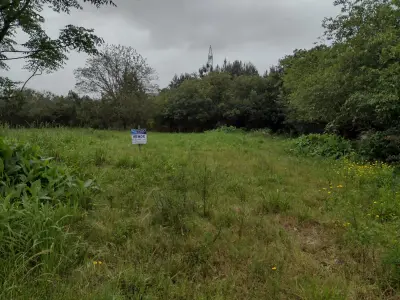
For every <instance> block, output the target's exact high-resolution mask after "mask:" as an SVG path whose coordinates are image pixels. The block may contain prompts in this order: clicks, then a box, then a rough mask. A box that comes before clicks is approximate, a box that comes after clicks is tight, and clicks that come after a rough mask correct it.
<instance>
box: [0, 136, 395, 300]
mask: <svg viewBox="0 0 400 300" xmlns="http://www.w3.org/2000/svg"><path fill="white" fill-rule="evenodd" d="M3 132H4V134H5V135H6V136H10V137H11V136H12V137H15V138H17V139H18V140H19V141H21V142H30V143H36V144H39V146H40V147H41V150H42V151H43V153H44V154H45V155H52V156H55V154H56V157H57V163H58V164H66V165H68V166H69V168H73V169H74V170H76V171H77V172H79V173H80V174H81V177H83V176H84V177H88V178H91V177H93V178H95V179H96V182H98V184H99V186H100V187H101V189H102V192H101V193H99V194H97V195H96V196H91V197H90V198H91V200H92V201H90V202H89V203H91V207H92V210H91V211H88V213H87V214H86V216H85V217H84V218H82V217H81V216H82V214H81V212H82V211H81V209H80V208H79V207H80V206H81V205H78V206H72V208H71V206H68V205H65V203H68V202H65V201H64V200H63V201H62V203H64V204H63V205H60V206H59V207H58V206H54V205H53V206H51V205H49V204H46V205H48V206H46V205H42V206H40V207H41V213H42V214H44V213H45V214H46V216H47V217H46V218H47V219H49V220H51V222H50V223H46V224H45V225H40V224H43V223H41V222H42V221H43V220H44V217H43V218H42V217H38V216H39V215H40V214H37V213H36V212H35V210H34V209H33V208H29V211H26V214H27V215H29V213H31V215H32V216H31V217H27V218H26V221H23V222H25V223H21V221H18V222H17V221H16V222H17V223H18V224H21V225H18V226H21V227H22V226H25V227H28V224H33V225H32V226H29V230H31V232H30V233H29V234H28V235H27V236H28V237H30V239H31V240H35V237H36V236H35V234H37V235H39V236H47V235H46V234H45V233H41V232H44V231H43V230H44V228H49V226H48V225H49V224H52V226H50V227H51V228H52V229H51V230H52V233H51V236H52V237H53V238H54V239H53V241H48V244H45V243H43V245H45V246H43V248H40V249H43V250H46V249H49V248H50V249H51V245H52V244H54V246H53V247H58V248H57V251H55V252H54V253H59V254H60V253H62V255H59V256H54V258H52V260H49V261H47V260H44V259H42V258H41V260H40V263H39V264H36V265H37V267H36V268H34V269H32V266H31V265H30V264H29V259H31V257H32V259H31V260H36V259H37V258H36V257H33V256H34V255H35V254H37V253H40V251H39V250H35V251H31V252H29V253H31V254H29V255H28V254H26V255H25V256H24V259H20V260H18V258H19V257H21V255H20V256H18V255H16V256H15V257H14V258H12V259H8V258H7V259H4V258H0V259H3V260H2V261H1V265H2V266H3V265H5V266H7V267H6V268H7V270H8V271H7V274H12V272H19V271H18V270H19V269H18V266H20V265H23V264H20V261H24V262H26V267H25V269H24V272H20V273H18V274H24V276H25V274H26V276H25V277H24V276H20V275H18V276H17V275H15V276H14V275H7V276H8V277H7V278H6V282H7V284H6V285H4V287H7V288H8V291H7V293H8V294H6V293H4V292H3V295H7V296H9V295H12V297H11V298H13V299H27V298H32V297H33V298H36V299H63V300H64V299H318V300H319V299H396V298H397V297H398V291H399V288H400V287H399V280H400V272H399V269H398V263H399V253H400V250H399V249H400V246H399V245H400V244H399V239H398V228H399V224H400V223H399V219H398V217H399V207H398V203H400V202H399V200H400V199H399V194H398V180H397V175H396V173H395V172H394V171H395V170H394V169H393V168H392V167H390V166H388V165H384V164H377V163H374V164H355V163H353V162H350V161H347V160H344V159H335V160H334V159H325V160H321V159H318V158H316V157H304V156H299V155H296V156H294V155H290V154H288V150H289V149H290V147H292V145H293V144H292V143H291V142H289V141H287V140H284V139H281V138H277V137H273V136H270V135H269V134H267V133H265V134H264V133H260V134H259V133H249V134H246V133H244V132H240V131H235V130H232V129H230V128H228V129H224V130H220V131H212V132H207V133H205V134H157V133H150V135H151V136H150V137H151V138H149V144H148V145H146V146H144V147H142V151H139V150H138V149H137V147H134V146H132V145H131V144H130V136H129V132H112V131H109V132H107V131H97V130H77V129H74V130H72V129H63V128H58V129H41V130H36V129H19V130H9V129H4V131H3ZM323 146H324V147H325V143H324V144H323ZM324 149H325V148H324ZM325 150H326V149H325ZM325 150H324V151H325ZM340 151H341V150H340ZM324 153H325V152H324ZM341 153H342V152H341ZM329 156H330V155H329ZM333 156H334V158H337V156H335V155H333ZM90 195H92V193H91V194H90ZM79 199H81V197H79ZM3 202H4V201H2V203H3ZM4 203H5V202H4ZM29 203H30V206H29V207H31V206H34V204H35V203H37V202H35V201H30V202H29ZM83 203H86V202H85V201H84V202H83ZM36 205H37V204H36ZM46 207H47V208H46ZM75 207H76V210H74V209H75ZM10 215H11V214H10ZM63 216H71V217H66V218H64V219H63ZM377 216H379V217H377ZM34 218H37V219H38V220H41V221H36V220H35V219H34ZM47 219H46V220H47ZM77 219H79V222H73V220H77ZM1 220H3V219H1ZM24 220H25V219H24ZM0 222H2V221H0ZM57 222H58V223H57ZM64 222H66V223H64ZM67 223H68V225H66V224H67ZM24 224H25V225H24ZM39 225H40V226H39ZM53 225H54V226H53ZM15 226H16V225H15ZM21 230H22V229H21ZM24 230H26V231H27V232H29V231H28V229H24ZM53 231H54V232H55V233H53ZM72 232H75V234H74V235H72V234H71V233H72ZM77 234H79V236H80V237H81V238H79V236H78V235H77ZM24 236H25V235H24ZM28 244H29V243H28ZM28 244H27V245H28ZM33 244H34V243H33ZM29 245H32V243H31V244H29ZM41 245H42V244H41ZM56 245H57V246H56ZM67 245H68V246H67ZM28 249H29V248H28ZM2 251H3V250H2ZM7 251H9V252H10V253H11V250H7ZM63 251H64V252H63ZM69 251H72V252H69ZM41 255H44V254H39V257H40V256H41ZM10 257H11V256H10ZM61 257H62V259H61ZM64 257H67V258H68V259H67V258H64ZM50 261H51V262H50ZM43 264H47V265H48V266H52V267H51V268H49V269H46V268H44V267H42V266H43ZM62 266H66V269H63V267H62ZM33 272H36V273H35V276H34V277H30V278H34V279H35V280H33V281H32V284H31V285H29V284H28V285H27V286H28V287H29V289H27V287H25V289H24V288H22V286H21V283H22V282H23V280H26V278H27V277H29V276H31V274H33ZM52 272H53V274H56V275H53V276H48V275H47V274H51V273H52ZM4 274H5V273H4ZM15 274H16V273H15ZM17 278H20V279H18V280H17ZM36 282H38V284H36ZM33 285H35V287H33ZM15 286H18V288H14V287H15ZM3 290H4V289H3ZM11 290H12V291H13V292H12V293H13V294H10V293H11V292H10V291H11ZM17 291H18V292H17Z"/></svg>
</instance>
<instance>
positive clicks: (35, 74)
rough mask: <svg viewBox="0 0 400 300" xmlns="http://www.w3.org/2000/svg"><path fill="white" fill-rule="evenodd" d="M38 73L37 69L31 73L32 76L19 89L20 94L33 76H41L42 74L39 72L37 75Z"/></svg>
mask: <svg viewBox="0 0 400 300" xmlns="http://www.w3.org/2000/svg"><path fill="white" fill-rule="evenodd" d="M38 71H39V67H37V68H36V70H35V71H34V72H33V73H32V75H31V76H30V77H29V78H28V79H27V80H26V81H25V83H24V85H23V86H22V87H21V90H20V92H22V91H23V90H24V88H25V86H26V84H27V83H28V82H29V80H31V79H32V78H33V77H35V76H40V75H42V72H40V74H37V72H38Z"/></svg>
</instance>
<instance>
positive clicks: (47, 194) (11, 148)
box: [0, 138, 96, 299]
mask: <svg viewBox="0 0 400 300" xmlns="http://www.w3.org/2000/svg"><path fill="white" fill-rule="evenodd" d="M95 189H96V187H95V185H94V184H93V182H92V181H86V182H84V181H82V180H80V179H78V178H77V177H76V176H75V175H73V174H72V173H71V172H70V171H69V170H68V169H67V168H66V167H61V166H57V165H54V164H53V163H52V162H51V159H50V158H42V157H41V156H40V155H39V149H38V148H37V147H33V146H30V145H21V144H17V143H11V142H8V141H5V140H4V139H2V138H0V241H1V243H0V265H1V266H2V267H1V269H0V282H1V283H2V284H0V298H3V297H4V298H5V299H6V298H7V299H12V298H15V297H16V296H17V295H18V291H19V289H21V288H23V284H24V282H26V280H27V277H28V276H29V278H32V279H33V278H34V279H35V280H40V279H43V280H48V279H49V277H46V278H44V277H45V276H44V274H47V275H49V276H53V275H54V274H56V273H58V272H63V271H66V270H67V269H68V268H71V267H73V266H74V265H75V264H76V263H78V262H79V258H82V257H83V253H84V250H85V247H84V243H83V242H82V241H81V239H80V238H79V237H78V236H76V235H74V234H72V233H71V232H70V228H69V226H70V224H71V223H72V222H73V221H76V219H77V218H79V217H81V215H82V214H81V211H82V208H89V207H90V201H89V200H90V198H89V196H90V192H91V191H92V190H95Z"/></svg>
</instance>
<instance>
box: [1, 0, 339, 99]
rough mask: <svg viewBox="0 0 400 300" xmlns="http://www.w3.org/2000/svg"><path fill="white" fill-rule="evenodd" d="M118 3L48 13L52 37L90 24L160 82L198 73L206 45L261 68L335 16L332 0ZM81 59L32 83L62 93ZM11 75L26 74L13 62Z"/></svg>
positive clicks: (219, 55)
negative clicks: (132, 53)
mask: <svg viewBox="0 0 400 300" xmlns="http://www.w3.org/2000/svg"><path fill="white" fill-rule="evenodd" d="M115 2H116V3H117V5H118V7H117V8H111V7H108V8H102V9H100V10H96V9H95V8H93V7H88V9H86V10H85V11H82V12H76V13H75V12H73V13H72V14H71V15H70V16H60V15H58V14H56V13H53V12H49V11H45V17H46V20H47V21H46V28H47V29H48V30H49V32H50V33H51V34H52V35H53V34H54V35H55V34H57V30H58V29H59V28H60V27H62V26H63V25H66V24H69V23H74V24H78V25H81V26H86V27H89V28H94V29H95V30H96V33H97V34H98V35H100V36H102V37H103V38H104V39H105V41H106V42H108V43H111V44H123V45H128V46H132V47H134V48H136V49H137V50H138V52H139V53H141V54H142V55H143V56H145V57H147V59H148V62H149V64H150V65H151V66H153V67H154V68H155V69H156V70H157V71H158V73H159V77H160V82H159V83H160V86H161V87H163V86H165V85H167V84H168V82H169V80H170V79H171V78H172V76H173V75H174V74H175V73H181V72H192V71H196V70H197V69H198V68H199V67H200V66H201V65H202V64H203V63H205V62H206V59H207V54H208V47H209V45H210V44H211V45H212V46H213V49H214V55H215V57H214V62H215V63H221V62H222V61H223V59H224V58H225V57H227V58H228V60H234V59H241V60H244V61H251V62H253V63H254V64H256V66H257V67H258V68H259V70H260V72H264V71H265V70H266V69H267V68H268V67H269V66H271V65H272V64H276V63H277V61H278V59H279V58H281V57H283V56H284V55H286V54H290V53H291V52H292V51H293V50H294V49H295V48H308V47H311V46H312V45H313V42H315V41H316V40H317V38H318V36H320V35H321V34H322V28H321V21H322V19H323V18H324V17H325V16H331V15H335V14H336V13H337V9H336V8H335V7H333V5H332V0H119V1H118V0H116V1H115ZM85 58H86V56H85V55H81V54H72V55H71V57H70V60H69V62H68V63H67V65H66V67H65V68H64V69H63V70H61V71H58V72H56V73H54V74H51V75H46V76H41V77H36V78H35V79H34V80H32V82H31V83H30V84H29V86H30V87H33V88H38V89H47V90H51V91H54V92H57V93H66V92H68V90H70V89H73V87H74V83H75V79H74V77H73V73H72V71H73V70H74V69H76V68H77V67H79V66H82V65H83V64H84V61H85ZM12 66H13V68H12V70H11V72H9V76H10V77H13V78H14V79H20V80H23V79H24V78H26V77H28V76H29V74H28V73H25V72H23V71H20V64H17V63H15V64H13V65H12Z"/></svg>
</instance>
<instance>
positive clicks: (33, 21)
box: [0, 0, 115, 73]
mask: <svg viewBox="0 0 400 300" xmlns="http://www.w3.org/2000/svg"><path fill="white" fill-rule="evenodd" d="M83 2H88V3H90V4H92V5H94V6H96V7H97V8H99V7H101V6H105V5H112V6H115V4H114V3H113V2H112V1H109V0H83ZM81 3H82V1H79V0H0V69H5V70H7V69H8V68H9V65H8V64H7V62H9V61H13V60H24V61H25V62H26V63H25V65H24V69H27V70H29V71H31V72H33V73H35V72H39V73H40V72H44V71H47V72H51V71H55V70H57V69H59V68H61V67H62V66H63V64H64V63H65V61H66V60H67V54H68V53H69V52H70V51H71V50H76V51H78V52H85V53H88V54H97V49H96V47H97V46H99V45H100V44H102V43H103V40H102V39H101V38H100V37H98V36H97V35H95V34H94V31H93V29H86V28H84V27H80V26H75V25H67V26H66V27H65V28H63V29H61V30H60V33H59V37H58V38H57V39H53V38H50V37H49V36H48V35H47V33H46V31H45V30H44V29H43V25H44V23H45V18H44V17H43V16H42V15H41V12H42V11H43V9H44V8H46V7H47V8H50V9H52V10H53V11H55V12H57V13H66V14H70V12H71V10H72V9H78V10H82V9H83V7H82V5H81ZM18 31H22V32H24V33H25V34H26V35H27V36H28V37H27V40H25V41H24V42H22V43H19V42H17V39H16V34H17V32H18Z"/></svg>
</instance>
